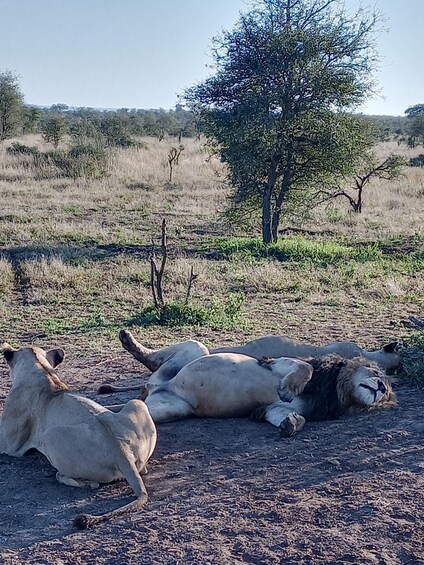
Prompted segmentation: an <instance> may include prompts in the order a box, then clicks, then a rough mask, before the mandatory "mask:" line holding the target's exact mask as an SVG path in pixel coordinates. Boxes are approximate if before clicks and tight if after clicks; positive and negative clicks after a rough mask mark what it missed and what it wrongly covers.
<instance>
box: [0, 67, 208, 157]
mask: <svg viewBox="0 0 424 565" xmlns="http://www.w3.org/2000/svg"><path fill="white" fill-rule="evenodd" d="M93 130H98V131H99V132H100V134H101V135H103V136H105V138H106V141H107V144H108V145H118V146H123V147H126V146H129V145H131V143H130V141H129V140H130V139H131V137H132V136H153V137H157V138H158V139H159V140H162V139H163V138H164V137H165V136H174V137H177V138H179V140H181V138H182V137H196V136H199V135H200V126H199V123H198V121H197V120H196V116H195V114H194V113H193V112H191V111H188V110H186V109H185V108H184V107H183V106H182V105H181V104H177V105H176V106H175V109H172V110H164V109H163V108H159V109H147V110H146V109H137V108H132V109H129V108H120V109H117V110H100V109H95V108H72V107H69V106H67V105H66V104H53V105H52V106H50V107H49V108H43V107H39V106H31V105H26V104H25V103H24V96H23V93H22V91H21V88H20V85H19V79H18V77H17V75H16V74H15V73H13V72H12V71H0V142H1V141H3V140H5V139H9V138H11V137H19V136H21V135H25V134H27V133H42V134H43V136H44V138H45V140H46V141H47V142H51V143H52V144H53V145H54V146H55V147H57V146H58V144H59V141H60V140H61V139H62V138H63V136H64V135H65V134H67V133H69V132H71V133H74V134H76V133H77V132H80V134H81V135H87V134H90V135H91V134H92V132H93ZM90 132H91V133H90Z"/></svg>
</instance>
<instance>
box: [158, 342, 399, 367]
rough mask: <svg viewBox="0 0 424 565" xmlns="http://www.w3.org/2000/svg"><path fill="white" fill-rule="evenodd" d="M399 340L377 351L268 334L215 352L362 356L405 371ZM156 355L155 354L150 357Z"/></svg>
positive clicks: (300, 357) (251, 354)
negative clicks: (322, 344) (398, 344)
mask: <svg viewBox="0 0 424 565" xmlns="http://www.w3.org/2000/svg"><path fill="white" fill-rule="evenodd" d="M396 345H397V344H396V342H392V343H389V344H387V345H384V346H383V348H382V349H380V350H377V351H366V350H365V349H361V348H360V347H359V346H358V345H356V343H353V342H351V341H334V342H332V343H328V344H327V345H324V346H316V345H311V344H310V343H304V342H302V341H299V340H297V339H292V338H290V337H284V336H278V335H268V336H264V337H260V338H258V339H253V340H252V341H249V342H248V343H246V344H245V345H241V346H239V347H218V348H216V349H212V350H211V353H242V354H243V355H249V356H250V357H255V358H256V359H260V358H261V357H263V356H265V357H297V358H299V359H304V358H305V357H324V356H326V355H331V354H335V355H340V357H344V358H345V359H354V358H355V357H362V358H363V359H367V360H368V361H371V362H373V363H376V364H377V365H378V366H379V367H380V368H381V369H384V370H385V371H386V374H388V375H389V374H394V373H396V372H398V371H400V370H402V364H401V362H400V357H399V355H397V354H396V352H395V348H396ZM150 358H152V356H150Z"/></svg>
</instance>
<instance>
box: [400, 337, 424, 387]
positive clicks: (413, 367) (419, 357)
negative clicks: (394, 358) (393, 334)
mask: <svg viewBox="0 0 424 565" xmlns="http://www.w3.org/2000/svg"><path fill="white" fill-rule="evenodd" d="M399 354H400V356H401V358H402V363H403V366H404V369H405V373H406V376H407V377H408V378H409V379H411V380H413V381H415V382H421V383H422V382H423V380H424V330H419V331H416V332H414V333H413V334H412V335H410V336H408V337H406V338H404V339H403V340H402V344H401V346H400V348H399Z"/></svg>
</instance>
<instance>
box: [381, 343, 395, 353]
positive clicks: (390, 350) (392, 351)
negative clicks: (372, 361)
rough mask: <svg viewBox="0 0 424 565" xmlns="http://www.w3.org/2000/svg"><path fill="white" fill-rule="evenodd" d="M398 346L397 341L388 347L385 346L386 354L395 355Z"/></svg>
mask: <svg viewBox="0 0 424 565" xmlns="http://www.w3.org/2000/svg"><path fill="white" fill-rule="evenodd" d="M397 345H398V342H397V341H392V342H391V343H388V344H387V345H385V346H383V351H384V353H394V352H395V351H396V347H397Z"/></svg>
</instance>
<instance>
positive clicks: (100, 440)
mask: <svg viewBox="0 0 424 565" xmlns="http://www.w3.org/2000/svg"><path fill="white" fill-rule="evenodd" d="M3 354H4V357H5V359H6V361H7V363H8V365H9V367H10V374H11V378H12V387H11V389H10V391H9V393H8V395H7V397H6V400H5V404H4V410H3V414H2V416H1V420H0V453H6V454H7V455H12V456H15V457H21V456H22V455H24V454H25V453H26V452H27V451H28V450H29V449H37V450H38V451H40V452H41V453H43V454H44V455H45V456H46V457H47V459H48V460H49V461H50V463H51V464H52V465H53V467H55V468H56V469H57V474H56V478H57V480H58V481H59V482H60V483H63V484H65V485H69V486H75V487H83V486H91V487H92V488H95V487H98V486H99V483H109V482H111V481H115V480H117V479H123V478H125V479H126V480H127V482H128V483H129V484H130V486H131V488H132V489H133V490H134V492H135V494H136V496H137V500H135V501H134V502H131V503H130V504H127V505H126V506H123V507H121V508H118V509H117V510H114V511H112V512H108V513H107V514H103V515H100V516H91V515H88V514H81V515H80V516H77V518H76V519H75V522H74V524H75V525H76V526H77V527H79V528H87V527H89V526H91V525H93V524H96V523H98V522H103V521H105V520H109V519H110V518H114V517H116V516H120V515H122V514H124V513H126V512H129V511H134V510H138V509H139V508H140V507H141V506H143V505H144V504H145V503H146V502H147V491H146V488H145V486H144V483H143V480H142V479H141V477H140V473H143V472H145V469H146V464H147V461H148V459H149V457H150V455H151V454H152V452H153V449H154V448H155V445H156V428H155V425H154V423H153V421H152V418H151V416H150V414H149V411H148V410H147V408H146V405H145V404H144V403H143V402H141V401H140V400H132V401H131V402H128V403H127V404H125V405H124V406H123V408H122V410H121V411H120V412H119V414H114V413H112V412H110V411H109V410H107V409H106V408H104V407H103V406H100V404H97V403H96V402H93V401H92V400H89V399H87V398H84V397H82V396H77V395H75V394H71V393H70V392H69V391H68V387H67V386H66V385H65V384H64V383H63V382H62V381H61V380H60V379H59V378H58V376H57V375H56V374H55V372H54V370H53V369H54V368H55V367H57V365H59V364H60V363H61V362H62V360H63V357H64V352H63V350H61V349H52V350H51V351H48V352H45V351H44V350H43V349H40V348H39V347H24V348H21V349H18V350H14V349H12V348H11V347H10V345H8V344H6V343H5V344H4V345H3Z"/></svg>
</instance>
